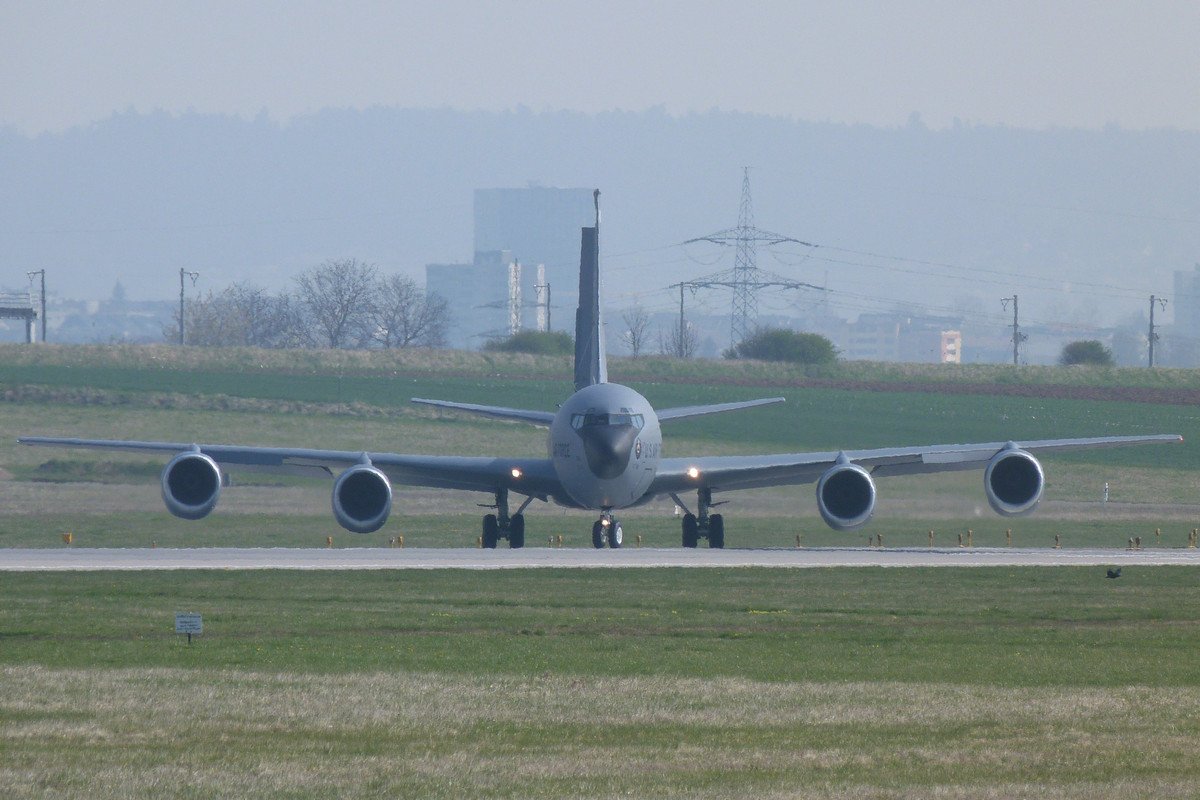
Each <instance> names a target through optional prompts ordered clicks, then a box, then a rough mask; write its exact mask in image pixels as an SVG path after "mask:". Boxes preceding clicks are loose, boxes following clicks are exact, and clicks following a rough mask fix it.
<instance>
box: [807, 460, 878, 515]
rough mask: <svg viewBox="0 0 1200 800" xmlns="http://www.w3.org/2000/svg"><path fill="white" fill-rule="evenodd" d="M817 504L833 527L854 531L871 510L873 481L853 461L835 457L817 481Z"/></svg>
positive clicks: (869, 475)
mask: <svg viewBox="0 0 1200 800" xmlns="http://www.w3.org/2000/svg"><path fill="white" fill-rule="evenodd" d="M817 508H818V509H820V511H821V519H823V520H825V524H826V525H828V526H829V527H831V528H833V529H834V530H835V531H854V530H858V529H859V528H861V527H862V526H863V525H866V524H867V522H868V521H869V520H870V519H871V514H873V513H874V512H875V481H873V480H871V474H870V473H869V472H867V471H866V470H865V469H863V468H862V467H860V466H858V465H857V464H851V463H850V462H849V461H844V460H843V461H839V463H837V464H835V465H834V466H832V467H830V468H829V469H828V470H826V471H825V474H824V475H822V476H821V479H820V480H819V481H817Z"/></svg>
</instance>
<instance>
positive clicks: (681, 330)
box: [675, 283, 687, 359]
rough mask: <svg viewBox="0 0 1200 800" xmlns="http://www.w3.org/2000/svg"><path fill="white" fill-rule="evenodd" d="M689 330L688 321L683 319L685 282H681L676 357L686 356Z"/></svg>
mask: <svg viewBox="0 0 1200 800" xmlns="http://www.w3.org/2000/svg"><path fill="white" fill-rule="evenodd" d="M686 332H687V323H686V322H685V321H684V319H683V284H682V283H681V284H679V340H678V341H677V342H676V343H675V344H676V349H677V351H678V352H676V353H675V355H676V357H678V358H680V359H682V358H683V357H684V355H685V354H684V352H683V349H684V348H683V343H684V341H685V339H684V334H685V333H686Z"/></svg>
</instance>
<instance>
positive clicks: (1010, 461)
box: [983, 447, 1046, 517]
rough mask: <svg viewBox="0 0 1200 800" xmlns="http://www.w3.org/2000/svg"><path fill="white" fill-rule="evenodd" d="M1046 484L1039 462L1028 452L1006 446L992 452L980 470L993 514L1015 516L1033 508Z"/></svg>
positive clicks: (1026, 512)
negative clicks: (983, 468)
mask: <svg viewBox="0 0 1200 800" xmlns="http://www.w3.org/2000/svg"><path fill="white" fill-rule="evenodd" d="M1045 487H1046V476H1045V474H1044V473H1043V472H1042V465H1041V464H1040V463H1039V462H1038V460H1037V459H1036V458H1034V457H1033V456H1032V455H1030V454H1029V453H1027V452H1025V451H1024V450H1021V449H1019V448H1017V447H1009V448H1006V449H1004V450H1001V451H1000V452H999V453H997V454H996V455H994V456H992V460H991V461H989V462H988V465H987V471H986V472H984V473H983V488H984V491H986V492H987V499H988V504H989V505H990V506H991V507H992V510H993V511H995V512H996V513H997V514H1001V515H1003V516H1005V517H1016V516H1020V515H1021V514H1028V513H1029V512H1030V511H1033V509H1035V508H1037V504H1038V502H1039V501H1040V500H1041V499H1042V490H1043V489H1044V488H1045Z"/></svg>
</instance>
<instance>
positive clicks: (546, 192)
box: [475, 186, 603, 330]
mask: <svg viewBox="0 0 1200 800" xmlns="http://www.w3.org/2000/svg"><path fill="white" fill-rule="evenodd" d="M595 221H596V212H595V205H594V200H593V198H592V190H591V189H579V188H577V189H558V188H553V187H546V186H528V187H526V188H524V189H476V190H475V252H476V253H482V252H494V251H498V250H508V251H510V252H511V253H512V254H513V256H514V257H515V258H516V259H517V260H518V261H520V263H521V265H522V270H521V296H522V298H523V303H522V305H523V308H522V326H523V327H525V328H533V327H535V324H536V318H537V313H538V302H537V298H538V297H539V289H538V286H539V280H538V271H537V267H538V265H543V266H544V267H545V272H544V276H545V277H544V280H542V281H541V282H540V285H542V286H544V285H545V284H547V283H548V284H549V285H550V294H551V301H552V303H553V306H552V308H551V322H552V327H554V328H557V329H558V330H569V329H570V328H572V327H573V325H574V309H575V305H576V302H577V300H578V295H579V229H580V228H584V227H587V226H590V225H593V224H595ZM601 246H603V241H602V242H601ZM540 291H541V292H544V291H545V290H544V289H542V290H540ZM560 320H561V322H560Z"/></svg>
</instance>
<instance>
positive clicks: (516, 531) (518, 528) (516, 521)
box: [508, 514, 525, 550]
mask: <svg viewBox="0 0 1200 800" xmlns="http://www.w3.org/2000/svg"><path fill="white" fill-rule="evenodd" d="M508 546H509V547H511V548H512V549H513V550H516V549H517V548H519V547H524V546H525V515H524V514H514V515H513V517H512V519H510V520H509V521H508Z"/></svg>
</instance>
